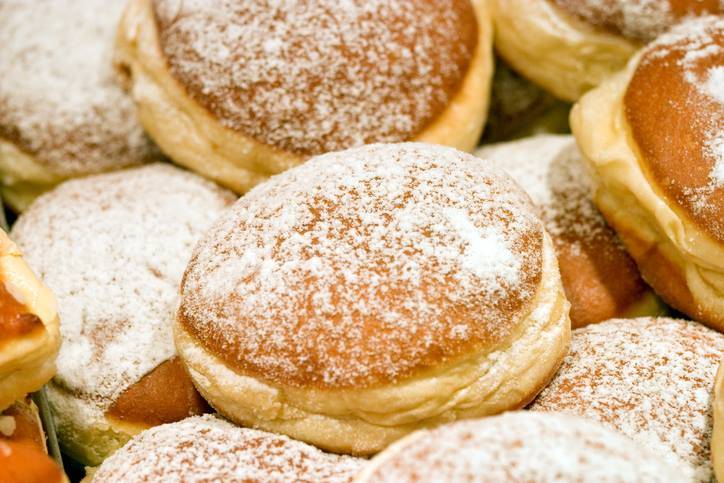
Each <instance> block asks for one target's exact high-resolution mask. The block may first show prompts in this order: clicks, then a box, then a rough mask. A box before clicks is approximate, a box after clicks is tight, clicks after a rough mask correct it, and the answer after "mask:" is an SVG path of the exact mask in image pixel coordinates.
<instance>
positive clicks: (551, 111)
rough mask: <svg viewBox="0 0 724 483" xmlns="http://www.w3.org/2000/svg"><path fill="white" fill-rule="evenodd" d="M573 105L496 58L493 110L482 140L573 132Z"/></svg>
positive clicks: (489, 113) (482, 141)
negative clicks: (570, 113)
mask: <svg viewBox="0 0 724 483" xmlns="http://www.w3.org/2000/svg"><path fill="white" fill-rule="evenodd" d="M570 108H571V106H570V104H568V103H565V102H562V101H559V100H557V99H556V98H555V97H553V96H552V95H551V94H550V93H548V92H546V91H545V90H544V89H542V88H540V87H539V86H537V85H535V84H533V83H532V82H530V81H529V80H528V79H526V78H525V77H522V76H521V75H519V74H518V73H516V72H515V71H514V70H512V69H511V68H510V67H509V66H508V65H507V64H506V63H505V62H503V61H502V60H501V59H500V58H496V59H495V73H494V74H493V84H492V87H491V92H490V110H489V112H488V119H487V121H486V123H485V131H484V132H483V137H482V138H481V143H483V144H489V143H494V142H501V141H508V140H511V139H517V138H523V137H527V136H531V135H535V134H543V133H549V134H556V133H558V134H565V133H570V132H571V131H570V128H569V126H568V114H569V112H570Z"/></svg>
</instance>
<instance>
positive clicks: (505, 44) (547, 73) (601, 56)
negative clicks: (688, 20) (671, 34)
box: [492, 0, 724, 101]
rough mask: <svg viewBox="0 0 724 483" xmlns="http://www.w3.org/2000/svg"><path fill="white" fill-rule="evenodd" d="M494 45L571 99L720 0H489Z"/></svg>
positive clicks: (722, 6) (718, 6)
mask: <svg viewBox="0 0 724 483" xmlns="http://www.w3.org/2000/svg"><path fill="white" fill-rule="evenodd" d="M492 1H493V5H494V7H493V10H494V13H493V18H494V23H495V47H496V49H497V51H498V54H499V55H500V56H501V57H503V58H504V59H505V60H506V62H508V63H509V64H510V65H511V66H512V67H513V68H515V69H516V70H518V71H519V72H521V73H522V74H523V75H525V76H526V77H528V78H529V79H531V80H532V81H534V82H536V83H538V84H540V85H541V86H543V87H544V88H546V89H547V90H549V91H550V92H552V93H553V94H554V95H556V96H558V97H559V98H561V99H564V100H568V101H575V100H577V99H578V98H579V97H580V96H581V95H583V94H584V93H585V92H586V91H587V90H589V89H591V88H593V87H596V86H597V85H598V84H599V83H600V82H601V81H603V80H604V79H606V78H607V77H608V76H610V75H611V74H613V73H615V72H617V71H619V70H620V69H621V68H623V67H624V66H625V65H626V61H627V60H628V59H629V58H630V57H631V56H632V55H633V54H634V53H635V52H636V50H637V49H638V48H639V47H640V46H641V45H643V44H644V43H645V42H649V41H651V40H653V39H654V38H655V37H657V36H658V35H660V34H661V33H663V32H664V31H665V30H667V29H668V28H669V27H671V26H672V25H673V24H675V23H676V22H678V21H680V20H681V19H682V18H683V17H687V16H696V15H703V14H706V13H722V12H724V3H722V2H721V1H720V0H606V1H601V0H492Z"/></svg>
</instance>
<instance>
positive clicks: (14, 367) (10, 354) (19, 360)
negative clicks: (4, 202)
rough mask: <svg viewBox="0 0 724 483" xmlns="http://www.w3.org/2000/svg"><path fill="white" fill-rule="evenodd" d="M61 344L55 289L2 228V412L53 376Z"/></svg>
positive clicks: (0, 409) (0, 326) (0, 267)
mask: <svg viewBox="0 0 724 483" xmlns="http://www.w3.org/2000/svg"><path fill="white" fill-rule="evenodd" d="M59 346H60V322H59V320H58V313H57V309H56V304H55V298H54V297H53V294H52V293H51V292H50V290H49V289H48V288H47V287H46V286H45V285H43V284H42V283H41V282H40V281H39V280H38V279H37V278H36V277H35V275H34V274H33V272H32V271H31V270H30V268H29V267H28V265H27V264H26V263H25V260H24V259H23V257H22V255H21V253H20V250H18V247H17V246H16V245H15V243H13V242H12V241H11V240H10V238H8V236H7V234H6V233H5V232H4V231H3V230H2V229H0V413H2V411H4V410H5V409H7V408H8V407H10V406H11V405H12V404H13V403H14V402H15V401H17V400H19V399H22V398H24V397H25V395H26V394H27V393H29V392H33V391H37V390H38V389H40V388H41V387H42V386H43V384H45V383H46V382H48V380H50V378H51V377H53V374H55V356H56V354H57V353H58V347H59ZM0 426H2V424H0Z"/></svg>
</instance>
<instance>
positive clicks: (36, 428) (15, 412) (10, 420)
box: [0, 396, 46, 481]
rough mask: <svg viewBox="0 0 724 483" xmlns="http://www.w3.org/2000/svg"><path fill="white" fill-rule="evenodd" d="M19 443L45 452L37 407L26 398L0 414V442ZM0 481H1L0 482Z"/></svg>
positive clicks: (43, 434)
mask: <svg viewBox="0 0 724 483" xmlns="http://www.w3.org/2000/svg"><path fill="white" fill-rule="evenodd" d="M9 440H10V441H21V442H26V443H29V444H32V445H35V446H37V447H38V449H40V450H42V451H45V450H46V447H45V431H44V430H43V425H42V423H41V421H40V415H39V414H38V407H37V406H36V405H35V403H33V400H32V399H31V398H30V397H29V396H26V397H25V398H23V399H18V400H17V401H15V402H14V403H13V405H12V406H10V407H9V408H7V409H6V410H5V411H3V412H2V413H0V441H9ZM0 481H1V480H0Z"/></svg>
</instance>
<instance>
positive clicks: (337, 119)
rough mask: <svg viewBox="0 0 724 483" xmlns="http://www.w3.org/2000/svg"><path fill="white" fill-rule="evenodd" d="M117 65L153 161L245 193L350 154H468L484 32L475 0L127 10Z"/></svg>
mask: <svg viewBox="0 0 724 483" xmlns="http://www.w3.org/2000/svg"><path fill="white" fill-rule="evenodd" d="M116 57H117V63H118V65H119V69H120V70H121V72H123V73H124V75H126V76H127V77H128V84H129V86H130V90H131V93H132V95H133V97H134V99H135V101H136V103H137V104H138V109H139V116H140V118H141V121H142V122H143V124H144V126H145V128H146V129H147V130H148V132H149V134H150V135H151V136H152V137H153V138H154V139H155V141H156V142H157V143H158V144H159V146H160V147H161V148H162V149H163V150H164V152H165V153H166V154H167V155H168V156H169V157H171V158H172V159H173V160H174V161H176V162H177V163H179V164H182V165H184V166H187V167H189V168H190V169H193V170H195V171H197V172H199V173H202V174H203V175H204V176H206V177H209V178H212V179H214V180H216V181H218V182H219V183H221V184H223V185H226V186H228V187H230V188H232V189H233V190H235V191H237V192H245V191H247V190H248V189H250V188H251V187H253V186H254V185H256V184H257V183H259V182H261V181H263V180H265V179H266V178H268V177H269V176H270V175H273V174H276V173H279V172H281V171H283V170H285V169H288V168H290V167H292V166H296V165H298V164H300V163H301V162H303V161H304V160H306V159H308V158H309V157H311V156H314V155H318V154H322V153H325V152H329V151H336V150H340V149H345V148H350V147H354V146H359V145H363V144H369V143H375V142H400V141H412V140H414V141H422V142H430V143H436V144H445V145H450V146H453V147H457V148H459V149H464V150H472V149H473V148H474V147H475V145H476V143H477V142H478V139H479V138H480V133H481V131H482V128H483V124H484V122H485V117H486V113H487V108H488V98H489V96H490V92H489V91H490V79H491V77H492V71H493V54H492V23H491V20H490V13H489V6H488V0H349V1H345V2H339V1H336V0H315V1H311V0H304V1H291V0H283V1H274V2H272V1H269V0H264V1H256V2H244V1H240V0H222V1H211V0H201V1H195V2H179V1H177V0H133V1H131V2H130V3H129V5H128V8H127V10H126V12H125V14H124V16H123V20H122V21H121V25H120V28H119V34H118V42H117V47H116Z"/></svg>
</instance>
